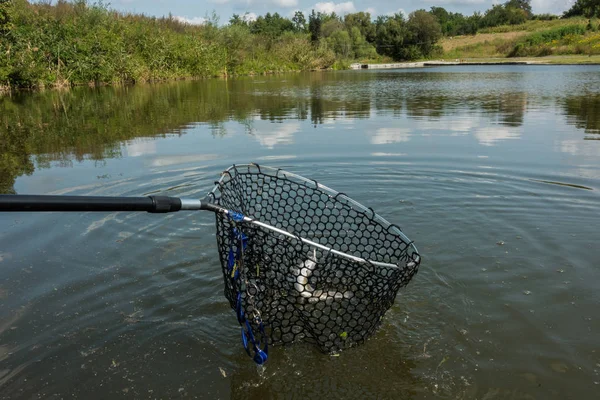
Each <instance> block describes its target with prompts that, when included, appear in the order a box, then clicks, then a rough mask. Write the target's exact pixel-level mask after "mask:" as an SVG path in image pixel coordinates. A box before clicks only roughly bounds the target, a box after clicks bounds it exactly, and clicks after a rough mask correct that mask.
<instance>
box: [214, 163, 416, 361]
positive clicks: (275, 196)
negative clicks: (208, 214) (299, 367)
mask: <svg viewBox="0 0 600 400" xmlns="http://www.w3.org/2000/svg"><path fill="white" fill-rule="evenodd" d="M212 193H213V195H214V200H215V202H216V203H217V204H218V205H220V206H221V207H224V208H226V209H228V210H235V211H237V212H240V213H242V214H244V215H245V216H247V217H250V218H252V219H253V220H256V221H260V222H262V223H266V224H269V225H272V226H273V227H276V228H279V229H281V230H284V231H287V232H290V233H293V235H296V236H297V237H289V236H286V235H284V234H282V233H278V232H276V231H274V230H271V229H267V228H265V227H261V226H258V225H256V224H253V223H248V222H237V223H236V222H234V221H233V220H232V219H230V218H229V217H228V216H227V215H223V214H221V213H217V214H216V215H217V242H218V247H219V253H220V258H221V265H222V267H223V276H224V280H225V296H226V297H227V299H228V300H229V302H230V304H231V306H232V308H234V309H235V306H236V299H237V296H238V295H239V294H241V298H242V302H241V304H242V307H243V309H244V311H245V314H246V315H247V316H253V315H254V316H256V315H260V317H261V318H262V321H263V323H264V327H265V330H266V333H267V336H268V338H269V344H288V343H292V342H295V341H308V342H312V343H315V344H317V345H318V346H319V348H320V349H321V350H322V351H324V352H335V351H339V350H342V349H345V348H348V347H350V346H353V345H356V344H359V343H362V342H364V341H365V339H367V338H368V337H369V336H370V335H371V334H373V332H374V331H375V330H376V329H377V328H378V327H379V325H380V323H381V320H382V317H383V315H384V313H385V312H386V311H387V310H388V309H389V308H390V307H391V305H392V304H393V302H394V299H395V297H396V294H397V292H398V290H399V289H400V288H401V287H402V286H404V285H406V284H407V283H408V282H409V281H410V279H411V278H412V277H413V275H414V274H415V273H416V272H417V269H418V266H419V262H420V257H419V255H418V253H417V251H416V248H415V247H414V246H413V245H412V243H410V242H409V241H408V239H407V238H406V236H404V234H403V233H402V232H401V231H400V229H399V228H398V227H396V226H395V225H390V224H389V223H388V222H387V221H385V220H384V219H383V218H381V217H379V216H378V215H376V214H375V213H374V212H373V211H372V210H371V209H367V208H365V207H364V206H362V205H360V204H358V203H356V202H355V201H353V200H351V199H350V198H348V197H347V196H345V195H344V194H341V193H337V192H335V191H333V190H331V189H329V188H327V187H324V186H322V185H320V184H317V183H316V182H315V181H311V180H307V179H305V178H302V177H300V176H297V175H294V174H291V173H288V172H285V171H282V170H276V169H272V168H266V167H259V166H257V165H254V164H251V165H244V166H234V167H232V168H230V169H229V170H227V171H226V172H225V173H224V174H223V177H222V179H221V180H220V181H219V182H218V183H217V186H216V187H215V190H213V192H212ZM234 229H235V232H240V231H241V232H243V234H244V235H246V237H247V242H246V245H245V247H244V248H243V251H240V254H241V256H240V262H239V272H240V279H238V280H235V281H234V280H232V279H231V270H230V268H229V266H228V261H229V259H230V254H231V252H232V251H233V252H234V253H235V252H237V251H238V250H242V246H241V244H240V243H241V242H240V240H238V239H237V238H236V236H235V235H234V234H233V232H234ZM300 238H305V239H308V240H310V241H313V242H315V243H318V244H320V245H323V246H325V247H328V248H332V249H333V250H337V251H339V252H343V253H346V254H347V255H348V256H344V255H340V254H337V253H334V252H332V251H328V250H324V249H322V248H319V247H317V246H315V245H311V244H307V243H303V242H302V241H301V240H300ZM357 258H360V259H357ZM365 260H369V261H365ZM248 319H249V320H250V318H248ZM252 323H253V324H256V322H252Z"/></svg>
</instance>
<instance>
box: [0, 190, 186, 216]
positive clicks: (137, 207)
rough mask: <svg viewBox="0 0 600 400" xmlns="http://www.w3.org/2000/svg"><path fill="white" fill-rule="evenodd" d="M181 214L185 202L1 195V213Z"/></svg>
mask: <svg viewBox="0 0 600 400" xmlns="http://www.w3.org/2000/svg"><path fill="white" fill-rule="evenodd" d="M179 210H181V199H179V198H177V197H168V196H148V197H108V196H50V195H16V194H2V195H0V212H1V211H28V212H29V211H147V212H150V213H168V212H174V211H179Z"/></svg>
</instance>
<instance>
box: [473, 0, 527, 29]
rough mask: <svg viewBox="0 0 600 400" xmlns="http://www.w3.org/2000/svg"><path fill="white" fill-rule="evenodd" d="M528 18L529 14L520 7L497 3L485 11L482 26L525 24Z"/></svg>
mask: <svg viewBox="0 0 600 400" xmlns="http://www.w3.org/2000/svg"><path fill="white" fill-rule="evenodd" d="M527 19H528V14H527V12H526V11H525V10H522V9H520V8H513V7H507V6H505V5H502V4H496V5H494V6H492V8H490V9H489V10H487V11H486V12H485V15H484V16H483V18H482V19H481V22H480V27H482V28H485V27H492V26H498V25H518V24H523V23H525V21H527Z"/></svg>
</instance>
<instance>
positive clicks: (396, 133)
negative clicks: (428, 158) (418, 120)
mask: <svg viewBox="0 0 600 400" xmlns="http://www.w3.org/2000/svg"><path fill="white" fill-rule="evenodd" d="M409 140H410V129H408V128H379V129H377V131H376V132H375V134H374V135H373V136H371V143H373V144H386V143H401V142H408V141H409Z"/></svg>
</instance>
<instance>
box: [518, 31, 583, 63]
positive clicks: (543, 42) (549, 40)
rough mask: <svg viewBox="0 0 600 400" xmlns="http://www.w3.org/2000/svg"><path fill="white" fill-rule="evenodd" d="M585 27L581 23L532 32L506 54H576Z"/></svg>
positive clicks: (540, 55) (579, 51) (519, 55)
mask: <svg viewBox="0 0 600 400" xmlns="http://www.w3.org/2000/svg"><path fill="white" fill-rule="evenodd" d="M585 33H586V29H585V27H584V26H583V25H565V26H560V27H557V28H554V29H548V30H545V31H540V32H535V33H532V34H530V35H528V36H526V37H525V38H523V39H521V40H520V41H519V42H518V43H517V44H516V45H515V46H514V48H513V49H512V51H511V52H510V53H509V54H508V56H509V57H525V56H536V57H542V56H547V55H551V54H556V53H560V54H576V53H581V52H582V49H581V48H578V47H577V46H576V45H577V44H578V42H579V41H581V40H582V39H583V35H584V34H585Z"/></svg>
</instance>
